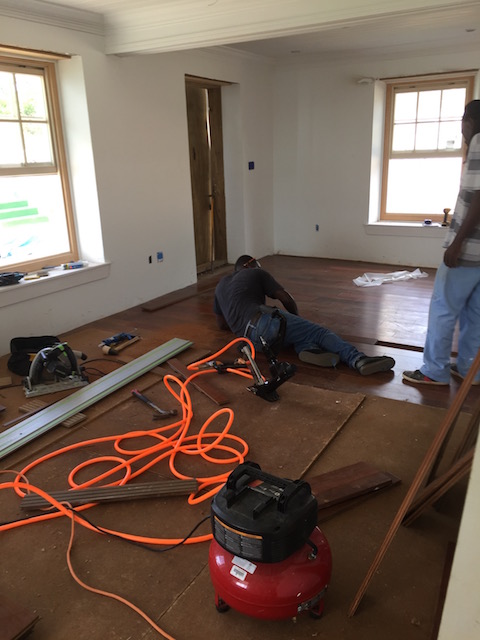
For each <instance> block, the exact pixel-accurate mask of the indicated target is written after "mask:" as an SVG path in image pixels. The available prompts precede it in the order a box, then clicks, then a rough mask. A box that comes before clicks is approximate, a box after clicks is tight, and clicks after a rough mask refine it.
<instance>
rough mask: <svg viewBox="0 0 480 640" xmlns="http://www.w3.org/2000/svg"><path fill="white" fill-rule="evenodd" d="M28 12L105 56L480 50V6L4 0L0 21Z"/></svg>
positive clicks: (348, 0)
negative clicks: (84, 36) (65, 26)
mask: <svg viewBox="0 0 480 640" xmlns="http://www.w3.org/2000/svg"><path fill="white" fill-rule="evenodd" d="M22 13H23V15H21V16H20V17H27V19H30V20H34V21H37V22H39V21H41V22H52V23H54V24H55V23H57V24H58V23H59V22H58V21H60V23H61V22H62V21H65V22H66V21H67V20H68V22H69V26H70V27H72V24H73V28H78V29H83V30H92V31H96V32H101V33H103V34H104V35H105V41H106V52H107V53H123V54H127V53H151V52H159V51H174V50H181V49H191V48H198V47H206V46H218V45H223V46H225V45H226V46H228V47H230V48H235V49H238V50H240V51H242V52H246V53H253V54H257V55H262V56H267V57H270V58H283V57H289V56H295V55H297V56H298V55H308V54H319V53H320V54H323V55H324V56H325V57H326V58H339V57H351V56H356V57H361V56H363V57H365V56H371V55H395V54H398V53H406V52H408V51H415V52H429V51H442V50H443V51H450V50H451V51H454V50H460V49H461V50H470V49H471V50H474V49H475V48H476V49H477V50H478V48H480V1H473V2H468V1H466V2H464V1H462V0H450V1H449V0H295V1H292V0H49V1H48V2H46V1H43V0H0V15H2V14H3V15H11V16H12V15H13V16H14V17H16V15H18V14H22ZM477 66H479V59H478V56H475V57H474V58H472V67H477Z"/></svg>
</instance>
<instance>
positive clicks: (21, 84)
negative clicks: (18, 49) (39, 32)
mask: <svg viewBox="0 0 480 640" xmlns="http://www.w3.org/2000/svg"><path fill="white" fill-rule="evenodd" d="M53 57H54V56H53ZM0 141H1V144H0V271H7V270H8V271H12V270H17V271H23V272H26V271H32V270H35V269H38V268H40V267H43V266H51V265H58V264H61V263H63V262H68V261H70V260H76V259H78V252H77V244H76V239H75V230H74V219H73V212H72V204H71V197H70V189H69V181H68V175H67V168H66V159H65V151H64V148H63V135H62V129H61V119H60V110H59V100H58V93H57V87H56V78H55V62H54V61H52V60H47V59H45V56H43V57H40V58H37V57H36V56H35V55H34V54H30V55H29V56H25V57H13V56H11V57H10V56H2V55H1V54H0Z"/></svg>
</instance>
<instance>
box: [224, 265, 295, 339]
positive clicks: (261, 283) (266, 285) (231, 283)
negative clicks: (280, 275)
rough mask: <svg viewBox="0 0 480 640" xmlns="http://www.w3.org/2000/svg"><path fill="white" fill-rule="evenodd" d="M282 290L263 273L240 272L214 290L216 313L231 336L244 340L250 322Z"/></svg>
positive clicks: (272, 278) (248, 270) (226, 278)
mask: <svg viewBox="0 0 480 640" xmlns="http://www.w3.org/2000/svg"><path fill="white" fill-rule="evenodd" d="M279 290H283V287H282V286H281V285H280V284H279V283H278V282H277V281H276V280H275V278H274V277H273V276H271V275H270V274H269V273H268V271H265V270H264V269H241V270H240V271H236V272H234V273H232V274H231V275H229V276H225V277H224V278H222V279H221V280H220V282H219V283H218V285H217V287H216V289H215V301H214V306H213V310H214V312H215V313H216V314H217V315H222V316H223V317H224V318H225V322H226V323H227V324H228V326H229V327H230V330H231V331H232V333H234V334H235V335H236V336H237V337H241V336H243V335H244V333H245V328H246V326H247V324H248V322H249V321H250V320H251V319H252V318H253V317H254V316H255V315H256V314H257V313H258V312H259V310H260V306H261V305H263V304H265V297H266V296H268V297H269V298H273V297H274V294H275V292H277V291H279Z"/></svg>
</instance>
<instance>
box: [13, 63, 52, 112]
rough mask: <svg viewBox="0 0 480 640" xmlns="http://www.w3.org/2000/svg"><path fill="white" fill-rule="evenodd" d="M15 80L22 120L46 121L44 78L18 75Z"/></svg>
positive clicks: (23, 74)
mask: <svg viewBox="0 0 480 640" xmlns="http://www.w3.org/2000/svg"><path fill="white" fill-rule="evenodd" d="M15 80H16V83H17V91H18V102H19V104H20V113H21V115H22V118H29V119H36V118H38V119H40V120H46V119H47V108H46V102H45V93H44V90H43V78H42V77H41V76H37V75H28V74H25V73H17V74H16V77H15Z"/></svg>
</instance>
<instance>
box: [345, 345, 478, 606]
mask: <svg viewBox="0 0 480 640" xmlns="http://www.w3.org/2000/svg"><path fill="white" fill-rule="evenodd" d="M479 369H480V349H479V351H478V353H477V355H476V356H475V360H474V361H473V363H472V365H471V367H470V369H469V370H468V372H467V375H466V376H465V378H464V380H463V382H462V384H461V386H460V388H459V390H458V393H457V395H456V396H455V400H454V402H453V404H452V405H451V407H450V408H449V410H448V411H447V413H446V415H445V418H444V420H443V422H442V424H441V426H440V429H439V430H438V432H437V434H436V435H435V438H434V439H433V442H432V444H431V446H430V448H429V450H428V451H427V453H426V454H425V457H424V459H423V461H422V463H421V465H420V467H419V468H418V471H417V473H416V475H415V477H414V479H413V482H412V484H411V485H410V488H409V490H408V491H407V494H406V495H405V498H404V499H403V502H402V504H401V505H400V508H399V509H398V511H397V514H396V515H395V517H394V519H393V521H392V524H391V525H390V528H389V530H388V531H387V534H386V536H385V538H384V540H383V542H382V544H381V545H380V547H379V549H378V551H377V554H376V556H375V558H374V559H373V562H372V564H371V565H370V568H369V569H368V571H367V573H366V575H365V578H364V579H363V581H362V583H361V585H360V587H359V588H358V591H357V593H356V594H355V596H354V598H353V600H352V603H351V605H350V608H349V610H348V616H349V617H352V616H354V615H355V612H356V611H357V609H358V606H359V605H360V602H361V601H362V598H363V596H364V595H365V593H366V591H367V589H368V586H369V584H370V582H371V580H372V578H373V576H374V575H375V574H376V573H377V570H378V567H379V566H380V563H381V562H382V560H383V558H384V556H385V554H386V552H387V550H388V548H389V546H390V544H391V542H392V540H393V538H394V537H395V534H396V532H397V530H398V528H399V527H400V525H401V523H402V520H403V519H404V517H405V515H406V513H407V511H408V509H409V508H410V506H411V505H412V503H413V500H414V498H415V496H416V495H417V494H418V491H419V490H420V488H421V486H422V484H423V483H424V481H425V479H426V478H427V476H428V473H429V471H430V470H431V468H432V466H433V465H434V464H435V461H436V459H437V456H438V454H439V451H440V450H441V448H442V444H443V442H444V440H445V439H446V438H447V436H448V434H449V432H450V428H451V426H452V424H454V423H455V420H456V419H457V417H458V414H459V413H460V411H461V409H462V405H463V403H464V402H465V398H466V397H467V395H468V393H469V391H470V389H471V388H472V383H473V379H474V378H475V375H476V373H477V371H478V370H479Z"/></svg>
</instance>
